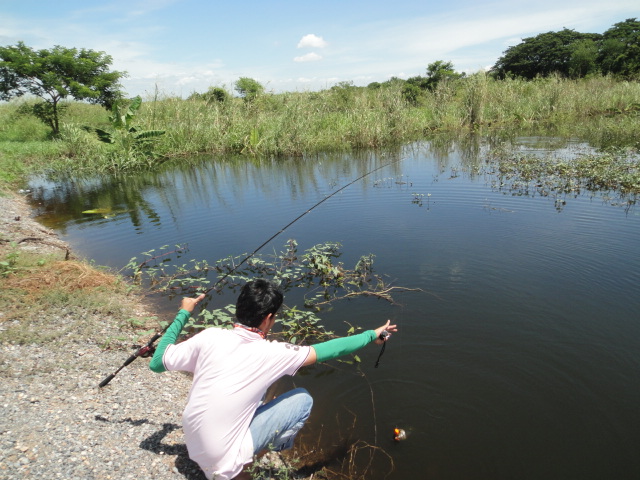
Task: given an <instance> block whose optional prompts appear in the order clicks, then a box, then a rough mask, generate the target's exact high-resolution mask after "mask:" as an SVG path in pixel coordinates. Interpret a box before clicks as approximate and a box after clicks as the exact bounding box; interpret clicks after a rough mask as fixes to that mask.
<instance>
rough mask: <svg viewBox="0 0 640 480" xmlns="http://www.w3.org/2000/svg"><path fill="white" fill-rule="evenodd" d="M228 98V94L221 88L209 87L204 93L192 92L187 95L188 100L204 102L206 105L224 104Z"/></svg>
mask: <svg viewBox="0 0 640 480" xmlns="http://www.w3.org/2000/svg"><path fill="white" fill-rule="evenodd" d="M228 98H229V93H228V92H227V91H226V90H225V89H224V88H222V87H209V89H208V90H207V91H206V92H204V93H198V92H194V93H192V94H191V95H189V100H204V101H205V102H207V103H214V102H219V103H224V102H226V101H227V99H228Z"/></svg>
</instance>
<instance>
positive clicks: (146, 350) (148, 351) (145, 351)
mask: <svg viewBox="0 0 640 480" xmlns="http://www.w3.org/2000/svg"><path fill="white" fill-rule="evenodd" d="M401 160H402V157H400V158H397V159H396V160H392V161H391V162H388V163H385V164H384V165H381V166H379V167H376V168H374V169H373V170H369V171H368V172H367V173H365V174H363V175H360V176H359V177H358V178H356V179H355V180H352V181H350V182H349V183H347V184H346V185H343V186H342V187H340V188H339V189H338V190H336V191H335V192H333V193H332V194H330V195H327V196H325V197H324V198H323V199H322V200H320V201H319V202H317V203H316V204H315V205H313V206H312V207H311V208H309V209H308V210H306V211H305V212H304V213H302V214H301V215H298V216H297V217H296V218H294V219H293V220H292V221H291V222H289V223H288V224H286V225H285V226H284V227H282V228H281V229H280V230H279V231H278V232H277V233H275V234H274V235H272V236H271V237H269V238H268V239H267V241H265V242H264V243H263V244H262V245H260V246H259V247H258V248H256V249H255V250H254V251H253V252H251V253H250V254H249V255H247V256H246V257H245V258H244V259H242V261H241V262H240V263H238V264H237V265H235V266H234V267H233V268H232V269H231V270H229V271H228V272H227V273H225V274H224V275H223V276H222V277H220V278H219V279H218V281H217V282H216V283H214V284H213V286H211V287H210V288H208V289H207V290H206V291H205V292H204V294H205V295H207V294H208V293H209V292H210V291H211V290H213V289H214V288H216V287H217V286H218V285H220V284H221V283H222V282H223V281H224V280H226V279H227V277H229V275H231V274H232V273H234V272H235V271H236V270H237V269H238V268H240V266H241V265H243V264H244V263H245V262H246V261H247V260H249V259H250V258H252V257H253V256H254V255H255V254H256V253H258V252H259V251H260V250H261V249H262V248H264V247H265V246H266V245H267V244H268V243H269V242H271V241H272V240H273V239H274V238H276V237H277V236H278V235H280V234H281V233H283V232H284V231H285V230H286V229H287V228H289V227H290V226H291V225H293V224H294V223H296V222H297V221H298V220H300V219H301V218H302V217H304V216H305V215H306V214H308V213H310V212H311V211H312V210H314V209H315V208H317V207H319V206H320V205H322V204H323V203H324V202H326V201H327V200H329V199H330V198H331V197H333V196H334V195H336V194H338V193H340V192H341V191H343V190H344V189H346V188H348V187H350V186H351V185H353V184H354V183H356V182H358V181H360V180H362V179H363V178H366V177H368V176H369V175H371V174H372V173H375V172H377V171H378V170H382V169H383V168H386V167H388V166H390V165H393V164H395V163H398V162H400V161H401ZM170 325H171V324H167V326H166V327H164V328H163V329H162V331H161V332H157V333H156V334H155V335H154V336H153V337H151V339H150V340H149V341H148V342H147V343H146V345H144V346H142V347H140V348H139V349H138V350H137V351H136V352H135V353H133V354H132V355H131V356H130V357H129V358H127V359H126V360H125V362H124V363H123V364H122V365H121V366H120V368H118V369H117V370H115V371H114V372H113V373H111V374H110V375H107V376H106V377H105V379H104V380H102V382H100V384H99V385H98V386H99V387H100V388H102V387H104V386H105V385H107V384H108V383H109V382H110V381H111V380H113V379H114V377H115V376H116V375H117V374H118V373H119V372H120V370H122V369H123V368H124V367H126V366H127V365H129V364H130V363H131V362H133V361H134V360H135V359H136V358H138V357H150V356H153V353H154V352H155V350H156V348H155V345H154V343H156V341H157V340H158V339H159V338H161V337H162V335H164V333H165V332H166V331H167V329H168V328H169V327H170ZM385 343H386V342H385ZM383 345H384V344H383ZM380 355H382V353H381V354H380ZM379 360H380V358H379V357H378V362H379ZM376 367H377V365H376Z"/></svg>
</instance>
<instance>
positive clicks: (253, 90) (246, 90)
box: [234, 77, 264, 102]
mask: <svg viewBox="0 0 640 480" xmlns="http://www.w3.org/2000/svg"><path fill="white" fill-rule="evenodd" d="M234 86H235V89H236V92H238V94H239V95H240V96H241V97H244V99H245V100H246V101H248V102H250V101H252V100H254V99H255V98H256V97H257V96H259V95H261V94H262V93H264V87H263V86H262V85H261V84H260V83H259V82H258V81H257V80H254V79H253V78H249V77H240V78H239V79H238V80H237V81H236V83H235V85H234Z"/></svg>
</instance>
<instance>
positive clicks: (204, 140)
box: [0, 72, 640, 171]
mask: <svg viewBox="0 0 640 480" xmlns="http://www.w3.org/2000/svg"><path fill="white" fill-rule="evenodd" d="M639 105H640V83H638V82H626V81H617V80H615V79H613V78H611V77H603V76H594V77H590V78H586V79H581V80H569V79H564V78H561V77H558V76H551V77H548V78H543V79H542V78H541V79H536V80H533V81H525V80H521V79H505V80H496V79H494V78H492V77H490V76H488V75H487V74H485V73H484V72H478V73H476V74H473V75H470V76H468V77H466V78H463V79H459V80H456V81H449V82H441V83H440V84H438V85H437V87H436V88H435V90H434V91H427V90H425V91H421V93H420V94H419V95H418V96H417V97H416V98H413V99H412V100H411V101H408V100H407V99H405V97H404V94H403V83H402V82H387V83H386V84H382V86H380V87H379V88H366V87H354V86H353V85H350V84H347V83H343V84H340V85H336V86H334V87H332V88H330V89H327V90H323V91H319V92H287V93H282V94H263V95H261V96H259V97H257V98H256V99H254V100H253V101H244V100H243V99H241V98H235V97H233V96H229V97H228V98H227V99H226V100H224V101H221V102H218V101H209V102H207V101H205V100H203V99H201V98H200V99H188V100H184V99H182V98H176V97H174V96H170V95H166V94H158V93H157V92H156V94H155V95H154V96H153V97H151V98H147V99H145V101H144V102H143V105H142V108H141V109H140V111H139V114H138V118H136V123H137V125H139V127H140V128H141V129H142V130H164V131H166V134H165V135H163V136H162V137H160V138H159V139H158V141H157V143H156V145H155V147H154V148H155V151H156V153H158V154H159V155H161V156H162V157H163V158H168V157H176V156H190V155H193V154H196V153H210V154H245V155H254V156H302V155H310V154H316V153H319V152H349V151H355V150H358V149H367V148H382V147H387V146H392V145H397V144H402V143H407V142H411V141H415V140H419V139H425V138H429V136H430V135H432V133H433V132H459V131H464V130H468V129H482V130H483V131H486V129H487V128H488V129H495V128H509V129H512V128H525V129H531V128H540V127H545V128H549V127H553V128H554V129H556V131H558V132H562V133H566V134H574V135H583V134H585V133H589V134H590V135H591V136H593V135H594V129H595V132H596V133H598V134H599V137H600V138H601V141H602V142H608V143H612V142H614V141H616V140H619V141H631V142H632V144H633V139H634V138H635V137H637V133H638V124H639V119H640V116H639V115H638V110H640V107H639ZM586 120H593V121H591V122H589V124H588V125H589V126H583V125H586V124H585V121H586ZM62 121H63V122H64V127H63V129H62V135H61V137H60V139H58V140H56V141H55V142H51V139H49V138H48V134H47V128H46V127H45V126H44V125H41V124H39V123H38V121H37V120H36V119H33V118H31V117H27V116H25V115H21V114H20V113H19V105H18V102H15V103H14V102H10V103H8V104H3V105H0V151H6V150H7V149H8V148H9V147H7V144H8V143H12V142H17V143H18V144H23V145H24V147H23V148H24V149H25V154H27V153H28V154H29V155H30V154H31V151H32V148H33V147H32V146H28V144H27V143H25V142H34V141H35V142H42V143H43V144H44V143H56V144H57V145H56V147H55V148H51V147H47V148H44V150H46V154H45V155H44V156H43V158H46V160H47V163H48V164H49V165H51V164H52V163H51V158H52V156H53V157H56V158H57V160H58V161H57V162H53V164H54V167H55V168H87V169H92V168H93V169H95V170H97V171H100V170H109V169H112V168H113V165H112V163H113V162H111V163H110V162H109V161H108V157H109V155H107V154H106V152H105V149H104V145H100V142H97V140H96V141H94V140H95V139H92V138H90V136H86V135H84V134H83V133H82V128H83V127H85V126H91V127H98V128H102V127H104V126H105V125H108V121H107V112H106V111H105V110H104V109H102V108H100V107H97V106H95V105H87V104H82V103H77V102H71V103H70V105H69V108H67V110H66V111H65V116H64V117H63V119H62ZM636 145H637V141H636ZM1 161H2V160H0V162H1ZM147 164H153V162H152V161H149V162H147ZM132 167H135V165H132Z"/></svg>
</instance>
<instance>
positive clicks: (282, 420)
mask: <svg viewBox="0 0 640 480" xmlns="http://www.w3.org/2000/svg"><path fill="white" fill-rule="evenodd" d="M312 406H313V399H312V398H311V395H309V392H307V391H306V390H305V389H304V388H295V389H293V390H290V391H288V392H287V393H284V394H282V395H280V396H279V397H278V398H276V399H275V400H272V401H270V402H269V403H265V404H264V405H261V406H260V407H258V409H257V410H256V413H255V414H254V416H253V420H251V425H250V426H249V431H250V432H251V437H252V438H253V453H254V455H255V454H258V453H259V452H261V451H262V450H264V449H265V448H270V449H272V450H274V451H276V452H279V451H281V450H286V449H287V448H291V447H292V446H293V441H294V439H295V438H296V434H297V433H298V431H299V430H300V429H301V428H302V426H303V425H304V422H305V421H306V420H307V418H309V414H310V413H311V407H312Z"/></svg>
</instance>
